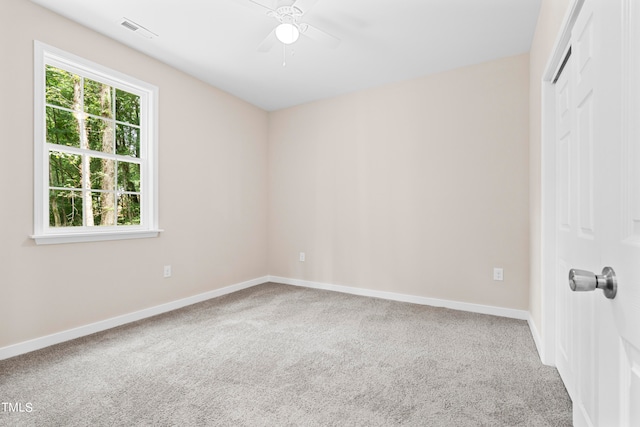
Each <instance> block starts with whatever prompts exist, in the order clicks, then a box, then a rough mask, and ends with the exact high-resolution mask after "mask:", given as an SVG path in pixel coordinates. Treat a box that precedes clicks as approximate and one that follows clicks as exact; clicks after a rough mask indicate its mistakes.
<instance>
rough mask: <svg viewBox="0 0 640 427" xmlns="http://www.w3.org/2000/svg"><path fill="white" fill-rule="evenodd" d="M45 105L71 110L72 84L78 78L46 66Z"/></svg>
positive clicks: (72, 101) (77, 80)
mask: <svg viewBox="0 0 640 427" xmlns="http://www.w3.org/2000/svg"><path fill="white" fill-rule="evenodd" d="M45 75H46V77H45V79H46V85H47V87H46V100H47V104H51V105H58V106H60V107H64V108H69V109H73V104H74V100H73V95H74V84H75V83H77V82H79V81H80V77H79V76H76V75H75V74H71V73H70V72H68V71H64V70H61V69H59V68H55V67H52V66H51V65H47V68H46V72H45Z"/></svg>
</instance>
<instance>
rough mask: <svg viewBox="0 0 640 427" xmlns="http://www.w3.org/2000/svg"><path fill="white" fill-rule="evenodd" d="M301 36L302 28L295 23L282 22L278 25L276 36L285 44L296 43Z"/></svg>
mask: <svg viewBox="0 0 640 427" xmlns="http://www.w3.org/2000/svg"><path fill="white" fill-rule="evenodd" d="M298 37H300V30H298V27H296V26H295V25H293V24H287V23H285V24H280V25H278V26H277V27H276V38H277V39H278V40H280V41H281V42H282V43H284V44H291V43H295V42H296V40H298Z"/></svg>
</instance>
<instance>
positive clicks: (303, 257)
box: [299, 252, 306, 262]
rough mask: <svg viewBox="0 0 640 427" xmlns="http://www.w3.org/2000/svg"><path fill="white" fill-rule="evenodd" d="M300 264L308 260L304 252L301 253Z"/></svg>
mask: <svg viewBox="0 0 640 427" xmlns="http://www.w3.org/2000/svg"><path fill="white" fill-rule="evenodd" d="M299 259H300V262H304V260H305V259H306V256H305V254H304V252H300V258H299Z"/></svg>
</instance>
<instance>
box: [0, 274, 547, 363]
mask: <svg viewBox="0 0 640 427" xmlns="http://www.w3.org/2000/svg"><path fill="white" fill-rule="evenodd" d="M266 282H275V283H282V284H285V285H293V286H301V287H306V288H313V289H324V290H329V291H335V292H342V293H347V294H353V295H361V296H366V297H374V298H381V299H387V300H392V301H402V302H409V303H413V304H421V305H429V306H433V307H444V308H450V309H453V310H461V311H468V312H472V313H480V314H490V315H493V316H500V317H508V318H512V319H520V320H527V321H528V322H529V327H530V328H531V333H532V335H533V339H534V341H535V343H536V347H537V348H538V350H540V336H539V334H538V331H537V329H536V327H535V325H534V324H533V322H532V321H531V319H530V316H529V313H528V312H527V311H525V310H516V309H512V308H503V307H495V306H490V305H480V304H472V303H466V302H459V301H450V300H443V299H437V298H426V297H420V296H415V295H406V294H399V293H395V292H385V291H374V290H370V289H363V288H354V287H350V286H342V285H332V284H329V283H320V282H312V281H308V280H300V279H289V278H286V277H278V276H263V277H259V278H256V279H252V280H248V281H246V282H242V283H237V284H235V285H230V286H226V287H224V288H221V289H216V290H213V291H209V292H205V293H202V294H198V295H194V296H191V297H187V298H183V299H180V300H177V301H172V302H168V303H166V304H161V305H157V306H155V307H150V308H146V309H144V310H140V311H136V312H133V313H128V314H124V315H122V316H117V317H112V318H111V319H106V320H101V321H99V322H95V323H91V324H88V325H84V326H80V327H77V328H74V329H69V330H66V331H62V332H57V333H55V334H51V335H46V336H44V337H39V338H35V339H32V340H29V341H24V342H21V343H18V344H13V345H9V346H6V347H2V348H0V360H4V359H8V358H10V357H14V356H19V355H21V354H25V353H29V352H31V351H35V350H39V349H41V348H45V347H49V346H51V345H54V344H59V343H62V342H65V341H69V340H72V339H75V338H80V337H83V336H87V335H91V334H94V333H96V332H101V331H104V330H107V329H111V328H115V327H116V326H121V325H124V324H127V323H131V322H135V321H138V320H142V319H146V318H148V317H152V316H156V315H158V314H162V313H166V312H169V311H173V310H177V309H179V308H182V307H186V306H188V305H192V304H196V303H199V302H202V301H206V300H209V299H212V298H216V297H219V296H222V295H227V294H230V293H233V292H237V291H240V290H242V289H247V288H250V287H253V286H256V285H260V284H263V283H266Z"/></svg>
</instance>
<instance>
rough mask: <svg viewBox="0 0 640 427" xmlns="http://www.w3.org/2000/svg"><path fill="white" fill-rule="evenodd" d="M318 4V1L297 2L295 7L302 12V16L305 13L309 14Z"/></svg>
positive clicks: (300, 0) (304, 0) (303, 0)
mask: <svg viewBox="0 0 640 427" xmlns="http://www.w3.org/2000/svg"><path fill="white" fill-rule="evenodd" d="M317 2H318V0H298V1H296V2H295V3H294V4H293V6H294V7H297V8H298V9H300V11H301V12H302V14H303V15H304V14H305V13H307V12H308V11H309V9H311V8H312V7H313V5H314V4H316V3H317Z"/></svg>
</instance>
